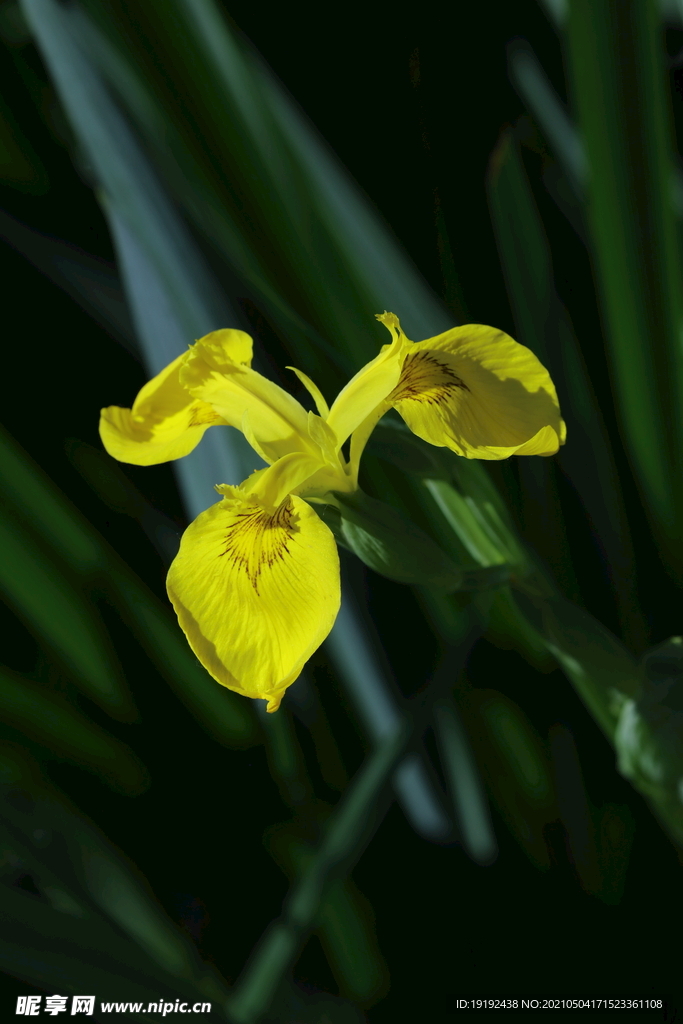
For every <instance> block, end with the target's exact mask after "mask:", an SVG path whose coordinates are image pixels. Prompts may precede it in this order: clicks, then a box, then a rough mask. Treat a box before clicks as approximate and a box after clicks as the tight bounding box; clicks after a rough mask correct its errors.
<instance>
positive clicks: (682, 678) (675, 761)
mask: <svg viewBox="0 0 683 1024" xmlns="http://www.w3.org/2000/svg"><path fill="white" fill-rule="evenodd" d="M639 682H640V685H639V687H638V690H637V692H636V693H634V694H632V695H631V696H629V697H623V698H622V700H621V702H620V704H619V707H618V711H619V717H618V721H617V725H616V730H615V736H614V744H615V747H616V750H617V755H618V765H619V771H620V772H621V774H622V775H624V776H625V777H626V778H627V779H629V781H630V782H631V783H632V784H633V785H634V786H635V787H636V789H638V790H639V791H640V792H641V793H643V795H645V796H646V797H648V798H649V799H650V801H651V802H652V803H653V804H654V807H655V809H656V810H658V811H659V814H660V816H661V817H663V818H664V819H665V822H666V824H667V825H668V827H669V829H670V830H671V831H672V832H673V835H674V838H675V839H676V841H677V842H678V843H679V844H683V746H682V744H683V638H681V637H680V636H674V637H671V638H670V639H669V640H666V641H665V642H664V643H662V644H659V645H658V646H657V647H655V648H653V649H652V650H650V651H648V652H646V654H644V655H643V658H642V660H641V663H640V680H639Z"/></svg>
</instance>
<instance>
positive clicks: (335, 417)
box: [327, 313, 412, 446]
mask: <svg viewBox="0 0 683 1024" xmlns="http://www.w3.org/2000/svg"><path fill="white" fill-rule="evenodd" d="M377 319H378V320H381V321H382V322H383V323H384V324H385V326H386V327H388V328H389V330H390V331H391V334H392V337H393V341H392V343H391V345H385V346H384V348H383V349H382V351H381V352H380V354H379V355H378V356H376V357H375V358H374V359H373V360H371V362H369V363H367V364H366V365H365V366H364V367H363V369H362V370H359V371H358V373H357V374H356V375H355V377H352V378H351V380H350V381H349V383H348V384H347V385H346V387H345V388H343V389H342V390H341V391H340V392H339V394H338V395H337V397H336V399H335V401H334V405H333V406H332V408H331V410H330V415H329V416H328V417H327V422H328V424H329V425H330V426H331V427H332V429H333V430H334V432H335V434H336V435H337V444H338V446H341V445H342V444H343V443H344V441H346V439H347V437H349V435H350V434H352V433H353V431H354V430H355V429H356V427H358V426H359V425H360V424H361V423H363V422H364V421H365V420H366V419H367V418H368V416H370V415H371V414H372V412H373V410H374V409H376V408H377V406H378V405H379V404H380V402H382V401H383V400H384V399H385V398H386V397H387V395H389V394H390V392H391V391H393V389H394V388H395V387H396V384H397V383H398V380H399V377H400V375H401V366H402V364H403V360H404V358H405V354H406V351H407V350H408V349H409V348H410V347H411V346H412V342H410V341H408V339H407V338H406V336H405V334H404V333H403V331H402V330H401V326H400V324H399V322H398V318H397V317H396V316H394V314H393V313H382V314H379V315H378V317H377Z"/></svg>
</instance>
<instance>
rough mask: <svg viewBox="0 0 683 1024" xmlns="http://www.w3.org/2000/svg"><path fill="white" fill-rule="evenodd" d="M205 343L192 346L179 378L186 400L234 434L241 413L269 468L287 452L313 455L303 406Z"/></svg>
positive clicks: (217, 347)
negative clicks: (210, 413) (232, 429)
mask: <svg viewBox="0 0 683 1024" xmlns="http://www.w3.org/2000/svg"><path fill="white" fill-rule="evenodd" d="M214 333H215V334H218V333H220V332H214ZM247 337H248V336H247ZM207 338H208V339H212V340H211V341H208V342H207V339H205V338H201V339H200V340H199V341H198V342H197V343H196V344H195V345H193V346H192V348H191V349H190V352H189V353H188V356H187V360H186V362H185V364H184V365H183V367H182V370H181V373H180V380H181V383H182V385H183V386H184V387H186V388H187V390H188V391H189V392H190V394H191V395H192V396H193V397H194V398H196V399H198V400H200V401H202V402H205V403H206V404H208V405H210V406H211V408H212V409H214V410H215V412H216V413H218V414H219V415H220V416H221V417H222V418H223V419H224V420H225V422H226V423H228V424H229V425H230V426H233V427H237V428H238V429H242V423H243V418H244V414H245V412H246V413H247V414H248V423H249V429H250V433H251V435H252V436H253V437H254V438H255V439H256V441H257V443H258V446H259V449H260V451H261V452H262V453H264V454H265V456H266V458H267V460H268V461H269V462H275V461H276V460H277V459H279V458H281V457H282V456H283V455H286V454H288V453H289V452H293V451H303V452H310V453H311V454H315V445H314V443H313V441H312V440H311V439H310V437H309V435H308V417H307V413H306V410H305V409H304V408H303V406H302V405H300V404H299V402H297V401H296V399H295V398H293V397H292V395H289V394H288V393H287V392H286V391H283V389H282V388H280V387H278V385H277V384H274V383H273V382H272V381H270V380H268V379H267V378H266V377H262V376H261V374H260V373H257V372H256V371H255V370H252V369H251V368H250V367H248V366H245V365H241V364H239V363H237V362H234V361H233V360H232V359H231V358H229V357H227V356H226V353H225V351H224V349H223V347H222V346H221V344H220V343H216V342H215V341H214V340H213V336H212V335H207Z"/></svg>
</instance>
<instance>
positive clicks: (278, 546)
mask: <svg viewBox="0 0 683 1024" xmlns="http://www.w3.org/2000/svg"><path fill="white" fill-rule="evenodd" d="M227 508H228V510H229V511H230V514H231V516H234V517H235V518H234V521H233V522H232V523H231V524H230V525H229V526H228V529H227V532H226V536H225V550H224V551H222V552H221V554H220V557H221V558H222V557H223V555H227V556H228V560H229V561H230V562H232V564H233V565H234V566H235V567H236V568H237V569H238V570H239V571H242V572H245V573H246V575H247V576H248V578H249V582H250V583H251V585H252V587H253V588H254V590H255V591H256V593H257V594H258V593H259V589H258V580H259V577H260V576H261V573H262V572H263V570H264V569H269V568H272V567H273V566H274V565H275V563H276V562H278V561H284V559H285V557H286V556H287V555H288V554H289V547H288V544H289V541H290V539H291V537H292V534H293V533H294V530H295V525H294V523H295V520H294V512H293V509H292V504H291V501H290V500H289V497H287V498H285V500H284V501H283V502H282V504H281V505H280V506H279V507H278V508H276V509H275V511H270V510H268V509H266V508H263V506H261V505H251V504H250V505H247V506H245V507H244V508H243V510H242V511H239V512H237V513H235V510H234V506H233V507H232V508H230V505H229V504H228V506H227ZM259 596H260V595H259Z"/></svg>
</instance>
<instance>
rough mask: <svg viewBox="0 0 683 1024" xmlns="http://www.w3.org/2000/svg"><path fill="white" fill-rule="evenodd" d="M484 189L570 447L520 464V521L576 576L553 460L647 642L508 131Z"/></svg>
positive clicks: (559, 569)
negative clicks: (534, 526)
mask: <svg viewBox="0 0 683 1024" xmlns="http://www.w3.org/2000/svg"><path fill="white" fill-rule="evenodd" d="M487 189H488V197H489V206H490V209H491V217H492V221H493V226H494V229H495V232H496V238H497V242H498V250H499V253H500V258H501V263H502V266H503V272H504V274H505V280H506V284H507V290H508V295H509V297H510V302H511V305H512V309H513V312H514V316H515V322H516V324H517V329H518V334H519V341H520V342H522V343H523V344H524V345H526V346H528V347H529V348H530V349H531V350H532V351H533V352H535V353H536V355H537V356H538V357H539V359H541V361H542V362H543V363H544V364H545V365H546V366H547V367H548V368H549V370H550V373H551V375H552V377H553V379H554V380H555V381H556V382H557V384H558V387H559V389H560V402H561V405H562V408H563V413H564V416H565V419H566V421H567V443H566V444H565V445H564V446H563V447H562V448H561V449H560V451H559V453H558V455H557V459H556V460H550V459H523V460H520V472H522V473H523V480H524V482H525V483H526V484H527V487H526V488H525V490H526V508H525V520H528V521H529V522H538V524H539V525H538V531H537V532H538V533H539V536H541V537H542V538H544V539H543V547H542V553H543V554H544V555H545V556H546V558H547V559H548V561H549V562H550V563H551V564H552V567H553V569H554V571H555V574H556V576H557V577H558V578H561V579H565V580H566V579H568V578H572V577H573V575H574V574H573V569H571V564H570V563H571V558H570V555H569V552H568V550H567V549H566V540H565V528H564V523H563V519H562V515H561V510H560V508H559V498H558V496H557V492H556V481H555V479H554V477H553V474H552V463H553V462H554V461H557V464H558V465H559V467H560V468H561V469H562V471H563V472H564V473H565V475H566V476H567V477H568V478H569V480H570V481H571V482H572V484H573V486H574V487H575V488H576V491H577V492H578V494H579V496H580V498H581V501H582V503H583V506H584V508H585V510H586V513H587V514H588V516H589V519H590V522H591V524H592V526H593V528H594V530H595V531H596V534H597V539H598V540H599V543H600V546H601V547H602V549H603V551H604V553H605V556H606V560H607V562H608V565H609V570H610V575H611V576H612V580H613V583H614V587H615V593H616V598H617V605H618V610H619V615H620V619H621V623H622V626H623V633H624V636H626V637H629V643H631V644H633V646H634V647H636V648H637V647H638V646H640V645H642V644H643V643H644V642H645V628H644V624H643V622H642V619H641V617H640V615H639V614H638V598H637V594H636V588H635V580H636V573H635V566H634V555H633V547H632V542H631V537H630V533H629V525H628V519H627V516H626V512H625V508H624V502H623V498H622V497H621V490H620V482H619V478H618V474H617V470H616V466H615V463H614V457H613V455H612V451H611V448H610V442H609V437H608V434H607V430H606V428H605V424H604V421H603V417H602V414H601V412H600V408H599V404H598V400H597V397H596V395H595V392H594V390H593V387H592V385H591V382H590V377H589V375H588V371H587V369H586V366H585V363H584V360H583V356H582V354H581V350H580V347H579V344H578V342H577V339H576V337H575V335H574V332H573V328H572V325H571V321H570V319H569V315H568V313H567V310H566V309H565V308H564V306H562V304H561V303H560V301H559V299H558V297H557V294H556V291H555V281H554V277H553V267H552V257H551V252H550V246H549V244H548V240H547V237H546V234H545V230H544V226H543V223H542V221H541V217H540V214H539V211H538V208H537V206H536V202H535V199H534V196H533V193H532V190H531V186H530V183H529V180H528V177H527V174H526V170H525V168H524V164H523V161H522V158H521V154H520V151H519V145H518V143H517V141H516V139H515V135H514V133H513V132H512V131H511V130H507V131H506V132H505V133H504V134H503V135H502V136H501V139H500V140H499V142H498V145H497V146H496V149H495V150H494V153H493V155H492V157H491V163H490V166H489V172H488V177H487ZM563 388H565V389H566V395H565V394H563V391H562V389H563ZM549 534H550V535H551V537H552V543H551V544H549V543H548V535H549Z"/></svg>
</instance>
